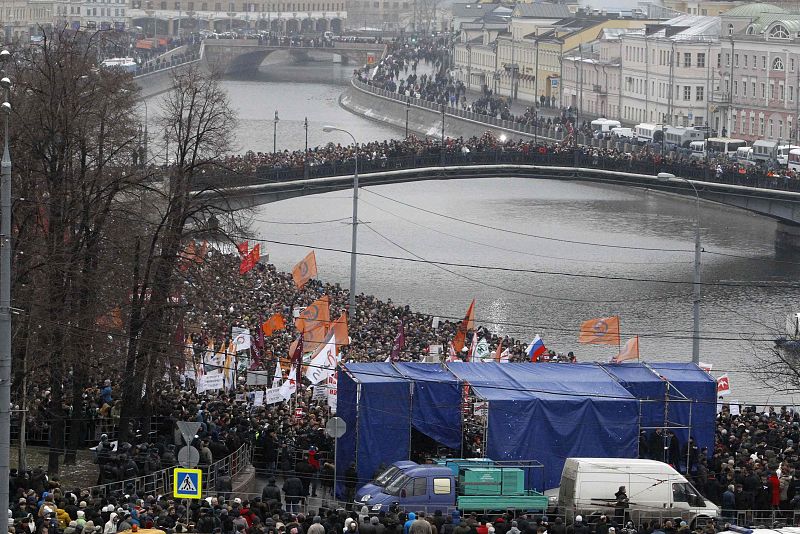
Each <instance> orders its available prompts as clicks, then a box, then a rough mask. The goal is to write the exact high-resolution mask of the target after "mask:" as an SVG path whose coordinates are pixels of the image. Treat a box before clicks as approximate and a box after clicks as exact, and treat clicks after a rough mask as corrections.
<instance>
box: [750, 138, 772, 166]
mask: <svg viewBox="0 0 800 534" xmlns="http://www.w3.org/2000/svg"><path fill="white" fill-rule="evenodd" d="M777 152H778V143H777V142H776V141H765V140H763V139H759V140H758V141H754V142H753V159H755V160H756V161H764V162H774V161H775V159H776V158H777Z"/></svg>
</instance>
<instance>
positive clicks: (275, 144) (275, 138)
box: [272, 109, 280, 154]
mask: <svg viewBox="0 0 800 534" xmlns="http://www.w3.org/2000/svg"><path fill="white" fill-rule="evenodd" d="M279 120H280V119H278V110H277V109H276V110H275V119H273V121H272V153H273V154H274V153H275V152H277V151H278V150H277V147H278V121H279Z"/></svg>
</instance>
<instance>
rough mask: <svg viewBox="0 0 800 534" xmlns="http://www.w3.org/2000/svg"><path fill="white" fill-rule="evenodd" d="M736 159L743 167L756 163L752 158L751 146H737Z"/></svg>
mask: <svg viewBox="0 0 800 534" xmlns="http://www.w3.org/2000/svg"><path fill="white" fill-rule="evenodd" d="M736 161H737V162H739V164H740V165H743V166H745V167H750V166H753V165H755V164H756V161H755V160H754V159H753V147H749V146H743V147H739V148H738V149H737V150H736Z"/></svg>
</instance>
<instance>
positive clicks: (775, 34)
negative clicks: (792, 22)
mask: <svg viewBox="0 0 800 534" xmlns="http://www.w3.org/2000/svg"><path fill="white" fill-rule="evenodd" d="M769 38H770V39H788V38H789V32H788V30H787V29H786V27H785V26H783V25H781V24H776V25H775V26H773V27H772V29H771V30H770V31H769Z"/></svg>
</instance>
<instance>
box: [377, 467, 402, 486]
mask: <svg viewBox="0 0 800 534" xmlns="http://www.w3.org/2000/svg"><path fill="white" fill-rule="evenodd" d="M399 471H400V468H399V467H397V466H396V465H390V466H389V467H388V468H387V469H386V470H385V471H384V472H383V473H381V474H380V475H378V476H376V477H375V485H376V486H383V485H385V484H386V483H387V482H389V481H390V480H391V479H392V478H394V476H395V475H396V474H397V473H398V472H399Z"/></svg>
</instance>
